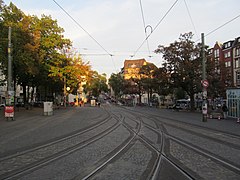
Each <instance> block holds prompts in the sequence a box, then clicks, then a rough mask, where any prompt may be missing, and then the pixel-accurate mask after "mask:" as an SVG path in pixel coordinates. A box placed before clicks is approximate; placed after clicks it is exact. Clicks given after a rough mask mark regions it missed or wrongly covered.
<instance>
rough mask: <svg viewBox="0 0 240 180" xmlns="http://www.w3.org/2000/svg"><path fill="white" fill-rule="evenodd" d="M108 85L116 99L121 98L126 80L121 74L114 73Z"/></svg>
mask: <svg viewBox="0 0 240 180" xmlns="http://www.w3.org/2000/svg"><path fill="white" fill-rule="evenodd" d="M108 84H109V85H110V86H111V88H112V90H113V92H114V94H115V97H117V98H119V97H120V96H121V94H122V93H123V87H124V79H123V76H122V74H121V73H116V74H115V73H112V74H111V76H110V78H109V82H108Z"/></svg>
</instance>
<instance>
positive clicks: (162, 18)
mask: <svg viewBox="0 0 240 180" xmlns="http://www.w3.org/2000/svg"><path fill="white" fill-rule="evenodd" d="M177 2H178V0H176V1H175V2H174V3H173V4H172V6H171V7H170V8H169V9H168V11H167V12H166V13H165V15H164V16H163V17H162V18H161V20H160V21H159V22H158V23H157V25H156V26H155V27H154V28H153V30H152V32H151V33H150V34H149V35H148V36H147V37H146V38H145V39H144V41H143V42H142V44H141V45H140V46H139V47H138V48H137V50H136V51H135V52H134V56H135V55H136V54H137V52H138V51H139V50H140V48H141V47H142V46H143V44H144V43H145V42H146V41H147V40H148V38H149V37H150V36H151V35H152V33H153V32H154V31H155V30H156V29H157V28H158V26H159V25H160V24H161V22H162V21H163V20H164V19H165V18H166V16H167V15H168V14H169V12H170V11H171V10H172V9H173V7H174V6H175V5H176V4H177Z"/></svg>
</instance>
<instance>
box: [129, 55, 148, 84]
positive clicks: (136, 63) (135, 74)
mask: <svg viewBox="0 0 240 180" xmlns="http://www.w3.org/2000/svg"><path fill="white" fill-rule="evenodd" d="M146 64H147V61H146V60H145V59H136V60H125V61H124V79H126V80H127V79H131V78H134V79H139V78H140V77H139V71H140V68H141V67H142V66H143V65H146Z"/></svg>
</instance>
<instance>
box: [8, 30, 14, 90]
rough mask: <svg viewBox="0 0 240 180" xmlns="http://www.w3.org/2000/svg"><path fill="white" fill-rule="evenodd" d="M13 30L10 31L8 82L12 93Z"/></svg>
mask: <svg viewBox="0 0 240 180" xmlns="http://www.w3.org/2000/svg"><path fill="white" fill-rule="evenodd" d="M11 34H12V28H11V27H9V29H8V81H7V91H8V92H9V91H12V90H13V89H12V43H11V41H12V40H11Z"/></svg>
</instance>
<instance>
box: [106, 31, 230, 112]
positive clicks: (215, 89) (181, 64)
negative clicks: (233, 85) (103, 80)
mask: <svg viewBox="0 0 240 180" xmlns="http://www.w3.org/2000/svg"><path fill="white" fill-rule="evenodd" d="M192 38H193V34H192V33H191V32H190V33H185V34H181V35H180V38H179V40H178V41H175V42H173V43H171V44H170V45H169V46H162V45H159V46H158V48H157V49H156V50H155V53H157V54H162V55H163V59H164V60H165V61H164V63H163V65H162V67H159V68H158V67H156V66H155V65H153V64H151V63H148V64H147V65H144V66H142V68H141V69H140V72H139V77H138V78H135V79H130V80H124V78H123V75H122V74H121V73H119V74H112V75H111V77H110V79H109V83H110V85H111V87H112V89H113V91H114V92H115V95H116V96H117V97H120V96H121V95H122V94H126V93H128V94H139V96H140V97H141V94H143V93H144V92H146V93H148V94H149V99H150V100H151V98H152V97H151V95H152V93H153V92H156V93H158V94H159V95H162V96H163V97H164V96H166V95H169V94H173V95H174V96H175V98H176V99H181V98H185V97H186V96H188V97H190V99H191V107H192V108H194V95H195V94H197V93H199V92H201V91H202V86H201V80H202V56H201V49H202V45H201V44H196V43H195V42H194V41H193V40H192ZM205 50H206V51H207V47H205ZM206 64H207V79H208V81H209V84H210V87H209V89H208V96H209V97H210V98H216V97H220V96H221V97H225V90H226V87H225V85H224V84H223V83H222V82H221V74H219V73H216V72H215V71H214V66H215V65H214V62H213V61H212V60H211V57H210V56H208V57H207V62H206ZM133 86H134V87H135V88H133ZM139 99H140V100H141V98H139ZM139 103H141V102H139Z"/></svg>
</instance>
